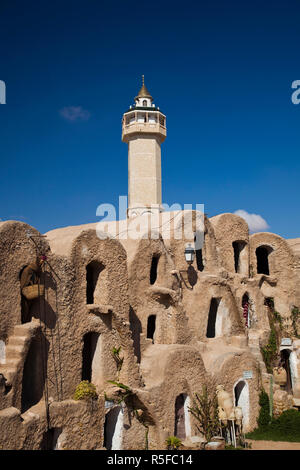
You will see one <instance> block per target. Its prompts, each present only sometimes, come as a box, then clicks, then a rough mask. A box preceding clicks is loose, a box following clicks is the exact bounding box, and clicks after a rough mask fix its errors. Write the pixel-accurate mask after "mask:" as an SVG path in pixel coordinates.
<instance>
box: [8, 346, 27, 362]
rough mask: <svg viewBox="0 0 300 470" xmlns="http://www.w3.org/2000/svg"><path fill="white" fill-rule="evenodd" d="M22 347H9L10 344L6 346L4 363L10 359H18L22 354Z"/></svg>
mask: <svg viewBox="0 0 300 470" xmlns="http://www.w3.org/2000/svg"><path fill="white" fill-rule="evenodd" d="M23 350H24V345H21V344H20V345H14V344H13V345H11V344H10V343H9V344H8V345H7V346H6V351H5V353H6V361H7V360H8V359H12V358H20V357H21V356H22V354H23Z"/></svg>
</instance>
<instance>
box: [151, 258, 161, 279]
mask: <svg viewBox="0 0 300 470" xmlns="http://www.w3.org/2000/svg"><path fill="white" fill-rule="evenodd" d="M158 262H159V255H154V256H153V257H152V261H151V268H150V284H151V285H153V284H155V282H156V279H157V267H158Z"/></svg>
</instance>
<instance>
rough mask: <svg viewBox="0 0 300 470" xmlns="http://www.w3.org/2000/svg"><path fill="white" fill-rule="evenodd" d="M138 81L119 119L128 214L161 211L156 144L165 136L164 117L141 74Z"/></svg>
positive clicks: (133, 215)
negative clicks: (124, 149)
mask: <svg viewBox="0 0 300 470" xmlns="http://www.w3.org/2000/svg"><path fill="white" fill-rule="evenodd" d="M142 80H143V84H142V88H141V89H140V91H139V92H138V95H137V96H136V97H135V105H134V106H130V108H129V110H128V111H126V113H124V115H123V122H122V141H123V142H127V143H128V214H127V215H128V217H135V216H137V215H142V214H149V213H152V214H154V213H157V212H161V211H162V206H161V202H162V200H161V149H160V146H161V143H162V142H163V141H164V140H165V138H166V135H167V129H166V116H165V115H164V114H163V113H162V112H161V111H160V110H159V108H158V107H156V106H155V104H154V103H153V98H152V96H151V95H150V93H149V91H148V90H147V88H146V86H145V83H144V75H143V76H142Z"/></svg>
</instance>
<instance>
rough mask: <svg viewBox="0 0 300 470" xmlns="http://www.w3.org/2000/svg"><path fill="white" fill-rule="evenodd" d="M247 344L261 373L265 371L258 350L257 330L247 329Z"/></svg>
mask: <svg viewBox="0 0 300 470" xmlns="http://www.w3.org/2000/svg"><path fill="white" fill-rule="evenodd" d="M248 346H249V348H250V351H251V353H252V354H253V356H254V357H255V358H256V359H257V361H258V363H259V366H260V369H261V372H262V374H266V373H267V369H266V365H265V363H264V361H263V357H262V354H261V352H260V344H259V331H255V330H251V329H249V331H248Z"/></svg>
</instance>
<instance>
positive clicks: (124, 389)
mask: <svg viewBox="0 0 300 470" xmlns="http://www.w3.org/2000/svg"><path fill="white" fill-rule="evenodd" d="M108 382H109V383H111V384H113V385H115V386H116V387H118V388H119V390H118V392H117V394H118V398H117V400H114V401H116V402H117V403H118V405H119V404H120V403H122V402H123V401H125V400H126V399H127V398H128V397H130V396H131V395H133V391H132V390H131V388H130V387H128V386H127V385H124V384H123V383H121V382H116V381H115V380H108Z"/></svg>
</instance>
